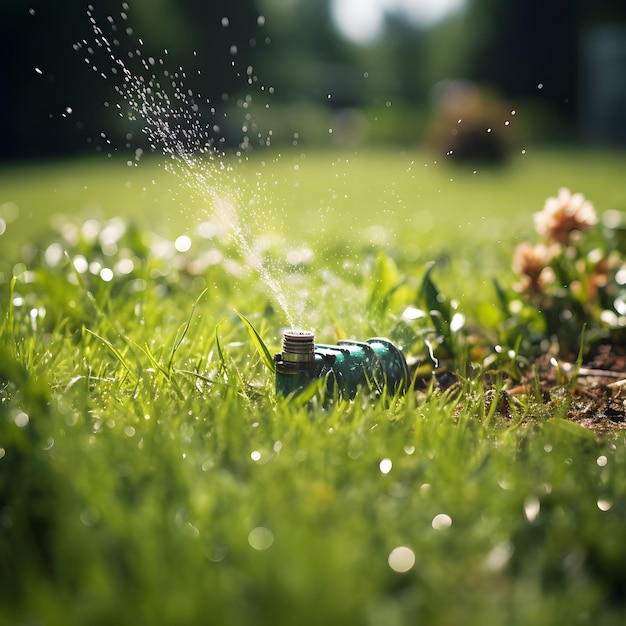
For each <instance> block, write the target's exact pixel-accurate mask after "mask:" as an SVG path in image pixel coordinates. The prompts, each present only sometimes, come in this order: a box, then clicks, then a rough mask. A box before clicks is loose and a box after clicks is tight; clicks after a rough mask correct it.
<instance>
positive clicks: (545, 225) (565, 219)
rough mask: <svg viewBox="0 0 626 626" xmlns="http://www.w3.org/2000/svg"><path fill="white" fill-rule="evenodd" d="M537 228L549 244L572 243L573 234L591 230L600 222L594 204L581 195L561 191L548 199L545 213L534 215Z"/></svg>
mask: <svg viewBox="0 0 626 626" xmlns="http://www.w3.org/2000/svg"><path fill="white" fill-rule="evenodd" d="M533 217H534V219H535V228H536V229H537V232H538V233H539V234H540V235H542V236H543V237H545V239H546V241H548V242H558V243H563V244H566V243H571V242H572V240H573V233H574V232H580V231H584V230H587V229H589V228H591V227H592V226H593V225H594V224H597V222H598V216H597V215H596V210H595V209H594V207H593V204H592V203H591V202H589V200H586V199H585V196H583V195H582V194H581V193H575V194H572V193H571V192H570V190H569V189H567V188H565V187H562V188H561V189H559V193H558V196H557V197H556V198H548V199H547V200H546V203H545V205H544V207H543V211H540V212H539V213H535V214H534V216H533Z"/></svg>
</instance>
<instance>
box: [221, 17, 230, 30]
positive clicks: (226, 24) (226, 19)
mask: <svg viewBox="0 0 626 626" xmlns="http://www.w3.org/2000/svg"><path fill="white" fill-rule="evenodd" d="M222 26H223V27H224V28H228V26H230V20H229V19H228V18H227V17H223V18H222Z"/></svg>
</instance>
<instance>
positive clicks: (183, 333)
mask: <svg viewBox="0 0 626 626" xmlns="http://www.w3.org/2000/svg"><path fill="white" fill-rule="evenodd" d="M208 290H209V288H208V287H205V288H204V289H203V290H202V292H201V293H200V295H199V296H198V297H197V298H196V301H195V302H194V303H193V304H192V305H191V311H190V312H189V317H188V318H187V321H186V322H185V324H184V325H183V326H182V329H181V331H180V334H178V339H175V340H174V347H173V348H172V353H171V355H170V358H169V361H168V363H167V369H168V370H169V371H171V370H172V364H173V362H174V357H175V356H176V352H177V350H178V348H180V346H181V344H182V343H183V341H184V339H185V336H186V335H187V332H188V331H189V327H190V326H191V320H192V319H193V312H194V310H195V308H196V305H197V304H198V302H200V299H201V298H202V297H203V296H204V294H205V293H206V292H207V291H208Z"/></svg>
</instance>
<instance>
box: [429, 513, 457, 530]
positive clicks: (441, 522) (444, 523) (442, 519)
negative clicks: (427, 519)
mask: <svg viewBox="0 0 626 626" xmlns="http://www.w3.org/2000/svg"><path fill="white" fill-rule="evenodd" d="M431 525H432V527H433V528H434V529H435V530H442V529H444V528H450V526H452V518H451V517H450V516H449V515H447V514H446V513H439V515H435V517H433V521H432V523H431Z"/></svg>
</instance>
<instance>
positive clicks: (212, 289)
mask: <svg viewBox="0 0 626 626" xmlns="http://www.w3.org/2000/svg"><path fill="white" fill-rule="evenodd" d="M229 165H230V164H229ZM232 165H233V168H232V170H231V169H227V171H226V172H225V173H224V174H223V175H220V180H221V181H223V182H225V188H226V190H227V191H229V192H230V193H233V190H237V192H238V193H239V202H240V204H239V205H238V207H237V214H238V216H239V219H240V223H241V224H243V225H244V230H243V232H244V237H243V238H244V239H245V242H246V246H244V247H248V248H249V249H247V250H245V249H242V245H241V242H238V241H236V240H233V238H232V237H230V236H229V234H228V232H223V231H222V230H220V228H221V226H220V224H219V223H218V221H216V220H215V214H214V209H213V208H212V205H211V203H210V200H211V199H210V198H209V197H208V195H206V194H203V193H202V192H199V191H198V189H195V190H193V189H191V190H190V189H189V188H188V187H187V186H185V185H183V186H182V187H181V185H180V184H179V180H178V179H177V177H176V176H174V175H172V174H169V173H167V172H165V171H163V170H162V169H161V168H160V167H159V166H158V164H157V163H156V161H152V160H150V159H148V160H147V161H146V162H143V163H141V165H140V166H139V167H128V166H127V165H126V164H125V163H124V162H123V161H115V160H107V159H104V158H102V159H100V158H95V157H94V158H89V159H82V160H77V161H71V162H59V163H45V164H32V165H22V166H17V165H4V166H3V167H2V168H1V169H0V220H2V221H1V222H0V226H1V228H0V233H2V234H0V315H1V318H0V624H1V623H7V624H24V625H26V624H29V625H30V624H45V625H56V624H64V625H67V624H77V625H78V624H81V625H83V624H137V623H146V624H177V625H178V624H198V623H209V624H228V625H231V624H232V625H237V624H242V625H243V624H250V623H258V624H358V625H361V624H363V625H378V624H380V625H381V626H383V625H384V626H395V625H402V624H415V623H427V624H442V625H443V624H445V625H450V624H487V625H491V624H493V625H500V624H504V623H506V624H519V625H526V624H539V625H541V624H559V625H561V624H571V623H596V624H611V625H612V624H615V625H618V624H623V623H624V619H625V617H626V606H625V605H624V597H625V596H626V593H625V592H626V576H625V575H624V568H623V563H624V561H625V559H626V547H625V545H624V542H623V537H624V533H625V532H626V439H625V437H624V434H623V433H624V431H620V430H616V431H613V432H611V433H605V434H598V433H594V432H591V431H589V430H586V429H583V428H582V427H580V426H578V425H577V424H575V423H573V422H571V421H569V420H567V419H566V417H567V412H568V410H569V405H568V399H567V395H563V394H562V395H558V396H555V398H554V399H553V402H552V403H551V405H550V406H545V405H544V404H542V403H541V402H539V400H538V398H536V397H532V396H531V397H530V398H527V399H525V400H520V401H519V402H513V403H512V409H511V411H512V415H511V417H510V418H509V419H504V418H503V417H502V416H500V415H499V414H497V413H494V412H493V411H489V410H488V409H487V410H486V403H485V397H484V389H483V387H482V385H481V384H480V383H479V379H478V373H479V372H478V370H479V369H480V368H479V367H478V366H477V369H476V372H475V374H476V375H472V374H471V372H472V371H474V370H472V368H471V367H468V368H467V369H464V370H463V374H464V376H463V377H462V379H461V382H460V384H459V386H458V387H457V388H456V394H452V393H444V392H440V391H438V390H433V389H428V388H427V389H425V390H424V391H420V392H411V393H409V394H407V395H405V396H402V397H398V398H387V397H384V398H382V399H380V400H378V401H374V400H372V399H369V398H367V397H366V396H365V394H360V395H358V396H357V398H356V400H354V401H352V402H344V401H340V402H337V403H335V404H331V405H330V406H327V407H326V408H324V407H322V406H319V405H315V404H313V405H306V404H304V405H303V404H302V403H301V402H298V401H297V400H296V401H293V400H286V399H284V398H279V397H276V396H275V393H274V380H273V377H272V375H271V373H270V372H269V371H268V370H267V369H266V368H265V367H264V365H263V362H262V359H261V358H260V356H259V355H258V353H257V351H256V349H255V345H254V342H253V341H251V339H250V337H249V335H248V332H247V329H246V327H245V325H244V324H243V323H242V321H241V320H240V319H239V317H237V315H236V314H235V310H238V311H240V312H241V313H243V314H245V315H246V316H247V317H248V318H249V319H250V320H251V322H252V324H253V325H254V326H255V328H256V329H257V331H258V332H259V333H260V335H261V337H262V339H263V341H264V342H265V343H266V344H267V345H268V347H269V348H270V350H272V351H276V350H278V349H279V346H280V337H281V333H282V330H283V329H284V328H285V326H286V325H287V323H288V321H287V318H286V314H285V312H284V311H283V310H282V308H281V306H280V302H279V299H278V298H277V294H276V292H277V291H278V292H280V293H281V294H285V297H286V302H287V308H288V310H289V312H290V313H291V314H292V315H293V316H294V317H295V318H297V320H298V322H299V323H301V324H303V325H304V326H305V327H306V328H309V329H310V330H313V331H314V332H315V333H316V337H317V338H318V340H323V341H325V342H335V341H336V340H337V338H338V337H339V336H341V335H342V334H343V333H345V334H346V335H348V336H350V337H354V338H357V339H365V338H367V337H370V336H376V335H387V336H390V337H392V338H393V339H394V340H395V341H397V342H399V343H403V344H405V347H406V348H407V351H409V352H410V350H414V349H416V346H417V345H420V343H419V340H420V338H423V336H424V333H426V332H427V331H428V330H429V329H428V327H427V326H428V324H430V322H431V321H432V320H424V321H423V324H424V325H425V326H420V325H419V324H422V322H421V321H419V320H418V321H417V322H415V324H414V325H411V324H412V323H408V322H407V321H406V320H403V319H402V318H401V314H402V312H403V310H404V309H405V308H406V307H408V306H422V305H423V303H422V301H421V299H422V298H424V294H423V290H424V287H423V285H424V283H423V282H422V281H423V278H424V270H425V267H426V264H427V263H428V262H429V261H432V260H436V261H437V264H436V265H435V268H434V270H433V273H432V277H433V280H434V282H435V283H436V285H437V288H438V289H439V290H440V291H439V294H438V295H439V300H440V301H441V302H440V304H441V306H442V307H443V306H444V304H445V305H450V306H458V307H459V308H458V310H460V311H463V312H464V314H465V315H466V316H467V318H468V328H469V327H471V328H473V329H474V328H476V329H478V330H479V331H480V332H481V333H484V335H485V337H486V339H485V340H484V341H485V345H483V346H482V349H483V350H489V349H493V345H492V344H493V343H495V342H496V341H497V340H498V339H499V338H500V337H501V335H500V334H499V333H501V332H502V331H501V329H500V328H499V327H498V324H497V322H498V321H499V320H500V318H498V317H497V316H495V317H494V315H495V314H494V313H493V312H492V309H494V307H495V300H496V298H497V294H496V291H495V289H494V287H493V284H492V279H493V278H498V280H499V281H500V284H501V285H504V289H506V290H509V289H510V285H509V283H510V281H511V280H512V274H511V270H510V266H509V264H510V259H511V253H512V250H513V247H514V245H515V243H517V242H518V241H521V240H522V239H525V238H528V237H531V236H532V230H533V223H532V213H534V212H535V211H539V210H540V209H541V208H542V207H543V203H544V200H545V199H546V198H547V197H548V196H550V195H554V194H555V193H556V191H557V189H558V188H559V187H561V186H569V187H570V188H571V189H572V190H573V191H581V192H582V193H584V194H585V195H586V196H587V197H588V198H589V199H591V200H592V201H593V202H594V204H595V205H596V208H597V210H598V212H599V213H603V212H604V211H606V210H609V209H611V210H620V211H626V193H625V192H624V187H623V185H622V176H623V172H624V171H626V154H610V153H604V152H575V151H540V150H538V149H536V150H535V149H531V148H529V149H528V150H527V153H526V154H525V155H521V154H520V155H518V156H517V157H516V158H515V159H514V161H513V162H512V163H511V164H510V165H509V166H508V167H507V168H505V169H502V170H493V169H491V170H490V169H486V168H478V169H477V171H476V172H475V173H474V168H466V167H462V168H454V167H450V166H449V165H444V164H441V163H439V164H436V163H433V161H432V158H431V157H427V156H425V155H424V154H421V153H416V154H399V153H396V152H392V151H388V152H375V151H371V152H363V153H362V154H349V153H343V154H335V153H326V152H320V153H306V155H305V156H304V157H303V156H302V155H300V154H298V153H295V152H287V153H285V154H284V155H282V156H279V155H278V154H275V153H265V154H254V155H253V156H252V157H251V158H250V159H249V160H247V161H246V162H244V163H242V164H238V163H232ZM61 216H64V217H61ZM114 218H122V219H118V220H116V219H114ZM207 223H208V224H209V226H207ZM201 224H204V226H202V227H201V226H200V225H201ZM181 236H187V237H189V240H188V241H186V240H181V239H178V240H177V238H179V237H181ZM187 245H190V246H191V247H190V248H189V249H188V250H186V248H187ZM259 257H260V258H262V259H263V268H265V269H264V270H263V271H266V270H267V273H268V275H269V278H270V281H271V280H272V279H276V280H277V281H278V288H277V289H276V290H275V289H273V288H272V287H271V285H268V283H267V281H265V280H263V278H262V276H260V275H259V272H257V271H255V270H254V268H251V267H250V263H251V262H253V260H254V259H257V258H259ZM251 259H252V260H251ZM431 295H432V294H431ZM431 301H432V300H431ZM455 301H456V302H458V304H454V302H455ZM494 319H495V320H496V321H495V322H494ZM500 321H501V320H500ZM416 325H417V326H416ZM459 341H460V340H459ZM467 341H468V345H466V344H465V343H463V345H455V347H454V349H455V350H458V353H457V354H462V356H463V359H464V361H463V363H464V365H465V366H468V361H469V360H472V359H473V354H474V353H473V352H472V350H471V349H470V347H471V346H469V339H468V340H467ZM494 354H495V353H494ZM480 358H481V359H483V358H484V353H482V354H481V356H480ZM449 362H450V363H451V364H454V363H455V361H454V359H450V361H449ZM468 372H469V374H468ZM498 384H499V383H498V382H497V381H496V383H495V385H496V388H497V386H498ZM486 413H487V414H488V415H487V417H485V415H486Z"/></svg>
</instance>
